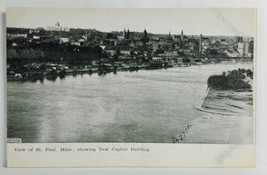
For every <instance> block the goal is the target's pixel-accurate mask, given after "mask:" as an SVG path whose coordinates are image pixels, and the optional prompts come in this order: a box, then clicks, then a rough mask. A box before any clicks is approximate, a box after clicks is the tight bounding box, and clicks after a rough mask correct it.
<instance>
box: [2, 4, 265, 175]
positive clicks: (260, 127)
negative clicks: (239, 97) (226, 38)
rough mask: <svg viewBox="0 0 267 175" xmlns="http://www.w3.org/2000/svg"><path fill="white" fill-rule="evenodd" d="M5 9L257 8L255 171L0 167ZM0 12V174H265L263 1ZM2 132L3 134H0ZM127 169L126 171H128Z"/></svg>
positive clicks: (105, 6)
mask: <svg viewBox="0 0 267 175" xmlns="http://www.w3.org/2000/svg"><path fill="white" fill-rule="evenodd" d="M6 7H88V8H89V7H91V8H92V7H98V8H101V7H102V8H111V7H113V8H124V7H127V8H148V7H151V8H170V7H171V8H178V7H179V8H181V7H257V8H258V34H257V35H258V37H257V38H258V41H257V46H258V48H257V50H258V51H257V56H258V58H257V86H256V87H257V90H256V93H257V108H256V110H257V112H256V113H257V121H256V130H257V133H256V135H257V137H256V145H257V149H256V153H257V159H256V160H257V161H256V168H254V169H167V168H165V169H160V168H157V169H150V168H145V169H142V168H138V169H127V168H119V169H114V168H113V169H109V168H104V169H94V168H91V169H80V168H79V169H78V168H75V169H65V168H64V169H63V168H62V169H58V168H56V169H45V171H44V169H43V168H42V169H31V168H29V169H7V168H4V167H3V166H4V165H5V162H6V158H5V156H6V144H5V137H6V131H5V128H6V114H5V113H6V107H5V106H6V93H5V92H6V90H5V89H6V88H5V78H4V75H5V69H4V68H5V66H4V65H5V63H6V61H5V53H6V52H5V34H4V33H5V32H4V31H5V26H4V24H5V19H4V17H5V16H4V15H3V13H4V12H5V8H6ZM0 12H1V18H0V23H1V28H0V38H1V42H0V57H1V61H0V65H1V68H2V69H1V71H0V79H1V86H0V92H1V95H0V99H1V106H0V111H1V122H0V123H1V131H0V133H1V135H0V140H1V146H0V157H1V165H2V166H1V168H0V174H29V175H30V174H37V173H38V174H50V173H52V174H77V173H78V174H88V173H89V174H90V173H92V174H93V173H94V174H113V173H114V174H125V173H127V174H148V173H153V174H166V173H168V174H177V173H181V174H207V175H211V174H212V175H213V174H219V175H220V174H221V175H225V174H231V175H232V174H233V175H235V174H242V175H247V174H255V175H256V174H257V175H261V174H264V175H265V174H267V166H266V165H267V154H266V153H267V149H266V148H267V139H266V135H265V133H267V127H266V124H267V119H266V117H265V116H267V108H266V107H265V106H266V105H265V102H266V99H267V93H265V92H266V87H267V86H266V85H267V79H266V76H265V74H266V73H267V72H266V70H265V69H266V68H267V61H266V59H267V54H266V49H265V48H266V44H265V39H267V36H266V34H267V33H266V32H267V26H266V22H265V21H266V19H267V3H265V2H264V1H263V0H254V1H253V0H234V1H233V0H220V1H219V0H191V1H190V2H188V1H182V0H91V1H86V0H69V1H66V0H58V1H55V0H40V1H32V0H4V1H1V2H0ZM3 131H4V132H3ZM129 170H130V171H129Z"/></svg>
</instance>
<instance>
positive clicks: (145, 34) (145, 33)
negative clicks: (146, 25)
mask: <svg viewBox="0 0 267 175" xmlns="http://www.w3.org/2000/svg"><path fill="white" fill-rule="evenodd" d="M144 38H147V31H146V29H145V30H144Z"/></svg>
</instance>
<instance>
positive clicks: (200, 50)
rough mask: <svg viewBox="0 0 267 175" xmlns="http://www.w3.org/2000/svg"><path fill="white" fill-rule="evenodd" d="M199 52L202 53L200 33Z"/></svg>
mask: <svg viewBox="0 0 267 175" xmlns="http://www.w3.org/2000/svg"><path fill="white" fill-rule="evenodd" d="M199 53H200V54H201V53H202V34H200V37H199Z"/></svg>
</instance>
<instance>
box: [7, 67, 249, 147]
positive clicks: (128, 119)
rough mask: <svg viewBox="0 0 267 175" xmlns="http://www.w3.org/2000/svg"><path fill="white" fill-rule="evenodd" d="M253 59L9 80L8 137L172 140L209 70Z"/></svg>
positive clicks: (190, 114)
mask: <svg viewBox="0 0 267 175" xmlns="http://www.w3.org/2000/svg"><path fill="white" fill-rule="evenodd" d="M237 68H246V69H247V68H252V63H220V64H209V65H198V66H190V67H177V68H169V69H158V70H139V71H137V72H117V73H116V74H113V73H109V74H106V75H98V74H92V75H89V74H84V75H77V76H67V77H65V78H63V79H60V78H57V79H56V80H53V81H51V80H47V79H45V80H44V81H42V82H40V81H37V82H7V115H8V117H7V120H8V138H21V139H22V142H24V143H43V142H47V143H53V142H55V143H63V142H64V143H67V142H68V143H73V142H123V143H128V142H134V143H136V142H138V143H171V142H172V137H173V136H175V135H177V134H178V133H180V132H181V131H182V129H184V127H185V125H187V124H189V123H190V122H191V121H193V120H194V119H195V118H198V117H201V116H203V115H206V114H205V113H203V112H201V111H198V110H197V109H196V106H197V105H198V104H199V102H200V101H201V99H202V97H203V95H204V93H205V91H206V88H207V79H208V77H209V76H210V75H213V74H221V73H222V72H223V71H228V70H233V69H237Z"/></svg>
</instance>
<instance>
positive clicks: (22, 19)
mask: <svg viewBox="0 0 267 175" xmlns="http://www.w3.org/2000/svg"><path fill="white" fill-rule="evenodd" d="M56 21H59V22H60V25H61V27H70V28H94V29H97V30H100V31H105V32H110V31H122V30H123V29H124V28H126V29H128V28H129V29H130V31H143V30H144V29H145V28H146V30H147V31H148V32H149V33H162V34H164V33H165V34H167V33H169V31H171V33H172V34H178V33H180V32H181V30H183V31H184V34H185V35H199V34H203V35H232V36H236V35H241V36H255V32H256V10H255V9H248V8H243V9H240V8H239V9H237V8H230V9H229V8H228V9H211V8H210V9H190V8H187V9H186V8H185V9H82V8H76V9H74V8H8V10H7V27H27V28H36V27H44V28H46V27H47V26H48V25H50V26H51V25H55V23H56Z"/></svg>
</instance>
